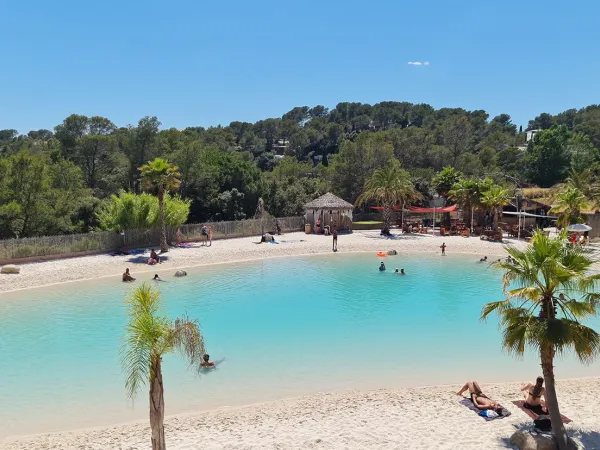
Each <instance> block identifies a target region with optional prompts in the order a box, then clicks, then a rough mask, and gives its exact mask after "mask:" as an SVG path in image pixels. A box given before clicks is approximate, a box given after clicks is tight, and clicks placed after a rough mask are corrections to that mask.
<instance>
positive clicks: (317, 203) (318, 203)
mask: <svg viewBox="0 0 600 450" xmlns="http://www.w3.org/2000/svg"><path fill="white" fill-rule="evenodd" d="M353 209H354V205H353V204H352V203H348V202H347V201H346V200H343V199H341V198H339V197H337V196H335V195H333V194H332V193H330V192H328V193H327V194H325V195H322V196H320V197H319V198H317V199H315V200H313V201H311V202H308V203H307V204H306V205H304V218H305V220H306V224H309V225H310V226H311V229H312V230H314V229H315V225H316V223H317V220H318V219H319V218H320V219H321V228H320V230H319V232H323V228H324V227H325V226H329V227H330V228H331V227H332V225H333V224H334V223H336V224H337V228H338V230H351V229H352V210H353Z"/></svg>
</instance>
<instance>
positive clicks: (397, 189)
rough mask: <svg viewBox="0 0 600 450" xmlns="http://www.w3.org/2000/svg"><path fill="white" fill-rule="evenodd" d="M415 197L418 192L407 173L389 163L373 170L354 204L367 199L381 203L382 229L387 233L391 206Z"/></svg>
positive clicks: (391, 210) (361, 202)
mask: <svg viewBox="0 0 600 450" xmlns="http://www.w3.org/2000/svg"><path fill="white" fill-rule="evenodd" d="M417 198H418V194H417V192H416V191H415V188H414V186H413V184H412V181H411V180H410V175H409V173H408V172H407V171H406V170H404V169H401V168H400V167H398V165H391V166H388V167H386V168H384V169H378V170H376V171H374V172H373V174H372V175H371V176H370V177H369V179H368V180H367V181H366V182H365V187H364V190H363V192H362V194H360V196H359V197H358V199H357V200H356V204H357V205H360V204H363V203H367V202H369V201H376V202H377V203H381V205H382V206H383V225H382V230H383V231H384V232H385V233H389V231H390V227H391V225H392V212H393V207H394V206H396V205H400V206H403V205H404V204H405V203H408V202H411V201H413V200H416V199H417Z"/></svg>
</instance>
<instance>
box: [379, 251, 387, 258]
mask: <svg viewBox="0 0 600 450" xmlns="http://www.w3.org/2000/svg"><path fill="white" fill-rule="evenodd" d="M377 256H379V257H380V258H385V257H386V256H387V253H385V252H379V253H377Z"/></svg>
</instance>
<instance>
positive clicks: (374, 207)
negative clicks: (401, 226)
mask: <svg viewBox="0 0 600 450" xmlns="http://www.w3.org/2000/svg"><path fill="white" fill-rule="evenodd" d="M400 208H401V206H400V205H396V206H394V207H392V209H393V210H394V211H400ZM371 209H374V210H376V211H383V206H371Z"/></svg>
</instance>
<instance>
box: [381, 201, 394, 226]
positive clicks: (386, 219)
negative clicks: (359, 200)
mask: <svg viewBox="0 0 600 450" xmlns="http://www.w3.org/2000/svg"><path fill="white" fill-rule="evenodd" d="M391 221H392V207H391V206H390V205H388V204H387V203H384V205H383V230H385V231H386V232H389V231H390V225H391Z"/></svg>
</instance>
